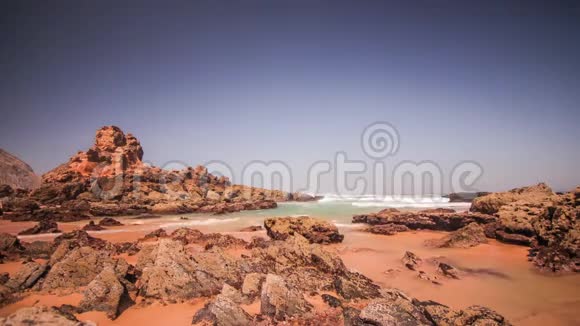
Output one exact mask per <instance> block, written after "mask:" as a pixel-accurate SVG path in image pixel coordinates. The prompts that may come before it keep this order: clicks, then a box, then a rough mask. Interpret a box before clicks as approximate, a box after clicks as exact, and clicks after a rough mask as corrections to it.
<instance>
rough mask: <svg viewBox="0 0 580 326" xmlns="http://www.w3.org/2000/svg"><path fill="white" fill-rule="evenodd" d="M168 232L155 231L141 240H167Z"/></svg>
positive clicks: (162, 230)
mask: <svg viewBox="0 0 580 326" xmlns="http://www.w3.org/2000/svg"><path fill="white" fill-rule="evenodd" d="M167 237H169V235H167V232H166V231H165V230H164V229H157V230H155V231H151V232H149V233H147V234H146V235H145V236H144V237H143V238H141V239H139V240H140V241H143V240H151V239H160V238H167Z"/></svg>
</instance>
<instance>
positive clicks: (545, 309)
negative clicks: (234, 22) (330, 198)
mask: <svg viewBox="0 0 580 326" xmlns="http://www.w3.org/2000/svg"><path fill="white" fill-rule="evenodd" d="M131 221H134V222H135V224H133V225H125V226H119V227H111V228H108V230H107V231H105V232H89V233H90V234H91V235H92V236H95V237H99V238H102V239H106V240H108V241H111V242H123V241H134V240H137V239H139V238H141V237H142V236H143V235H145V234H146V233H148V232H150V231H152V230H154V229H156V228H158V227H159V226H160V225H162V222H161V221H157V220H153V221H135V220H131ZM122 222H124V223H126V222H127V220H122ZM86 223H87V221H82V222H74V223H59V228H60V229H61V230H63V231H71V230H74V229H79V228H81V227H82V226H83V225H85V224H86ZM252 223H253V222H252ZM254 224H255V223H254ZM32 225H34V223H33V222H18V223H12V222H8V221H0V230H1V231H2V232H8V233H12V234H16V233H17V232H19V231H21V230H23V229H25V228H28V227H30V226H32ZM177 227H178V226H175V227H169V228H168V227H166V229H167V231H168V232H169V231H171V230H172V229H175V228H177ZM191 227H192V228H197V229H199V230H200V231H202V232H223V233H227V234H231V235H233V236H236V237H239V238H242V239H244V240H250V239H251V237H253V236H262V237H266V232H265V231H258V232H224V227H223V226H220V227H218V228H215V227H213V226H212V225H199V226H191ZM340 230H341V232H342V233H344V234H345V238H344V242H343V243H341V244H335V245H329V246H327V248H328V249H330V250H334V251H336V252H337V253H338V254H339V255H340V257H341V258H342V259H343V261H344V262H345V264H346V265H347V266H348V267H349V268H350V269H352V270H355V271H359V272H361V273H363V274H364V275H366V276H368V277H370V278H371V279H373V280H374V281H375V282H376V283H377V284H379V285H381V286H383V287H395V288H399V289H401V290H403V291H405V292H407V293H408V294H409V295H411V296H413V297H416V298H418V299H421V300H434V301H437V302H440V303H443V304H446V305H449V306H450V307H452V308H465V307H467V306H470V305H484V306H488V307H490V308H492V309H494V310H497V311H498V312H499V313H500V314H503V315H504V316H506V317H507V318H508V319H509V320H510V321H511V322H512V323H513V324H515V325H580V314H579V313H578V308H580V275H562V276H553V275H544V274H540V273H538V272H536V271H535V270H534V269H533V268H532V266H531V264H530V263H529V262H528V261H527V257H526V254H527V248H525V247H521V246H513V245H506V244H502V243H499V242H497V241H495V240H490V241H489V243H487V244H482V245H479V246H477V247H474V248H470V249H438V248H429V247H427V246H425V245H424V242H425V240H428V239H435V238H440V237H443V236H444V235H445V233H444V232H432V231H417V232H405V233H399V234H397V235H394V236H383V235H375V234H368V233H365V232H361V231H360V230H359V228H358V227H357V226H351V227H341V228H340ZM56 235H58V234H56ZM56 235H38V236H21V237H20V238H21V240H23V241H34V240H51V239H52V238H54V237H55V236H56ZM405 251H412V252H414V253H415V254H417V255H418V256H419V257H421V258H422V259H423V264H422V266H421V267H420V268H419V269H420V270H423V271H425V272H427V273H429V274H430V275H435V276H437V278H438V279H437V281H438V282H440V283H441V285H436V284H433V283H431V282H429V281H425V280H421V279H419V278H418V277H417V274H418V272H416V271H415V272H414V271H410V270H408V269H406V268H405V267H404V266H403V264H402V263H401V257H402V256H403V254H404V253H405ZM228 253H229V254H231V255H233V256H239V255H240V254H241V253H243V250H241V251H239V252H238V251H236V250H232V251H231V252H229V251H228ZM120 257H123V258H125V259H126V260H127V261H128V262H129V263H132V264H134V263H135V262H136V256H126V255H121V256H120ZM433 258H437V259H439V260H440V261H443V262H447V263H450V264H452V265H454V266H456V267H458V268H459V269H460V270H462V271H463V272H462V277H461V279H459V280H453V279H447V278H445V277H443V276H440V275H438V274H437V273H436V271H435V265H434V264H432V263H429V260H430V259H433ZM20 264H21V263H20V262H16V263H15V262H9V263H6V264H0V272H5V271H6V272H10V273H14V272H15V271H16V270H17V269H18V266H19V265H20ZM81 297H82V295H80V294H74V295H69V296H64V297H62V296H56V295H40V294H32V295H29V296H27V297H24V298H23V299H22V300H21V301H18V302H16V303H13V304H10V305H8V306H5V307H3V308H1V309H0V316H6V315H8V314H10V313H12V312H14V311H15V310H17V309H18V308H21V307H26V306H31V305H35V304H42V305H60V304H63V303H69V304H76V303H78V300H80V298H81ZM307 299H309V300H313V301H314V302H318V301H320V299H319V298H307ZM204 303H205V300H201V299H200V300H193V301H191V302H186V303H180V304H169V305H162V304H159V303H155V304H153V305H149V306H143V305H139V304H138V305H135V306H132V307H130V308H129V309H127V310H126V311H124V312H123V313H122V314H121V315H120V316H119V318H117V319H116V320H115V321H110V320H108V319H107V318H106V316H105V314H104V313H100V312H87V313H84V314H80V315H79V316H78V317H79V319H81V320H92V321H94V322H98V324H99V325H134V324H138V325H155V324H158V323H159V321H160V319H159V318H160V316H162V317H161V318H162V321H163V323H164V324H171V325H190V323H191V319H192V317H193V315H194V314H195V313H196V311H197V310H199V309H200V308H202V307H203V305H204ZM316 305H317V306H318V305H320V304H316ZM323 306H324V304H321V307H323ZM243 308H244V309H246V310H247V311H248V312H249V313H252V314H255V313H257V312H258V311H259V304H258V303H257V302H255V303H253V304H250V305H246V306H244V307H243Z"/></svg>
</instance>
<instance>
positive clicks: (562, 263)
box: [530, 205, 580, 272]
mask: <svg viewBox="0 0 580 326" xmlns="http://www.w3.org/2000/svg"><path fill="white" fill-rule="evenodd" d="M533 226H534V230H535V232H536V234H537V244H536V245H535V246H534V247H533V248H532V250H531V251H530V256H531V259H532V261H533V263H534V265H535V266H537V267H538V268H540V269H544V270H548V271H552V272H559V271H574V272H578V271H580V256H579V255H580V207H574V206H571V205H561V206H550V207H547V208H546V209H545V210H544V211H543V212H542V214H541V216H540V218H539V219H538V220H537V221H535V223H534V225H533Z"/></svg>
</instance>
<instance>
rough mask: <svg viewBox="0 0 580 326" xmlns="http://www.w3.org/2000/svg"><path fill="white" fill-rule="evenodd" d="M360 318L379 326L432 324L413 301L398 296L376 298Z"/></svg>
mask: <svg viewBox="0 0 580 326" xmlns="http://www.w3.org/2000/svg"><path fill="white" fill-rule="evenodd" d="M359 318H360V319H361V320H362V321H363V322H364V323H368V324H371V325H377V326H390V325H408V326H417V325H431V323H430V322H429V320H427V318H426V317H425V315H424V314H423V313H422V312H421V310H420V309H419V308H418V307H416V306H415V305H413V302H412V301H410V300H408V299H405V298H402V297H397V298H395V299H382V298H381V299H375V300H373V301H371V302H370V303H369V304H368V305H367V306H366V307H365V308H364V309H362V310H361V312H360V315H359Z"/></svg>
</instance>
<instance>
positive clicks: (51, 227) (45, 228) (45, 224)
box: [18, 220, 62, 235]
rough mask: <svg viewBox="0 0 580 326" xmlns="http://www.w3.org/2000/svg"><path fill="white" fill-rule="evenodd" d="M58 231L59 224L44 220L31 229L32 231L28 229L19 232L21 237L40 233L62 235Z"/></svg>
mask: <svg viewBox="0 0 580 326" xmlns="http://www.w3.org/2000/svg"><path fill="white" fill-rule="evenodd" d="M61 232H62V231H60V230H59V229H58V224H57V223H56V222H54V221H46V220H42V221H40V222H38V224H37V225H35V226H33V227H31V228H30V229H26V230H24V231H21V232H19V233H18V234H20V235H27V234H40V233H61Z"/></svg>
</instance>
